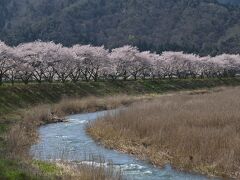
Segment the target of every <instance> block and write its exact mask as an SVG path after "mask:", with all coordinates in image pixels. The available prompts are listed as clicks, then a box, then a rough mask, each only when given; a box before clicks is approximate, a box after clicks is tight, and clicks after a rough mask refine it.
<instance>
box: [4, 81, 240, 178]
mask: <svg viewBox="0 0 240 180" xmlns="http://www.w3.org/2000/svg"><path fill="white" fill-rule="evenodd" d="M239 84H240V80H239V79H223V80H219V79H211V80H207V79H206V80H201V79H196V80H189V79H187V80H172V81H170V80H163V81H136V82H135V81H127V82H122V81H119V82H89V83H84V82H83V83H79V84H71V83H69V84H68V83H66V84H41V85H39V84H29V85H21V84H16V85H15V86H10V85H5V86H1V87H0V136H1V138H0V146H1V148H0V149H1V152H0V168H1V169H4V171H2V172H1V173H0V177H3V178H18V179H21V178H22V179H26V178H32V179H34V178H39V177H35V175H36V174H37V172H40V174H41V176H45V174H49V173H45V172H46V171H49V169H50V171H53V172H56V169H58V168H56V167H52V165H49V164H47V163H44V162H37V163H36V162H33V161H32V160H31V158H30V157H28V155H27V153H26V152H28V150H29V147H30V146H31V145H32V143H33V142H35V141H36V139H37V138H38V134H37V133H36V129H37V128H38V127H39V125H42V124H45V123H51V122H54V121H53V119H52V117H53V116H56V117H58V116H59V117H62V116H64V115H66V114H72V113H81V112H90V111H96V110H104V109H111V108H115V107H118V106H121V105H129V104H131V102H133V101H135V100H136V99H135V100H133V99H132V96H128V97H126V96H122V97H124V98H123V99H122V100H123V101H122V102H120V103H119V101H118V100H117V101H116V99H118V98H116V96H115V97H114V98H113V99H114V100H112V101H111V100H110V99H109V98H104V97H106V96H107V95H108V96H114V95H117V94H130V95H133V94H135V95H136V94H138V95H139V96H140V97H141V95H143V94H151V93H163V92H168V91H179V90H192V89H198V88H212V87H216V86H222V85H227V86H228V85H229V86H236V85H239ZM91 96H98V97H102V98H98V100H96V97H91ZM83 97H88V98H90V99H88V98H85V100H84V99H82V98H83ZM118 97H120V96H118ZM135 98H136V96H135ZM141 98H143V97H141ZM141 98H140V99H141ZM144 98H146V97H144ZM61 99H62V100H61ZM79 99H80V100H81V103H79ZM137 99H138V100H139V97H138V98H137ZM60 100H61V101H60ZM68 100H69V101H68ZM132 100H133V101H132ZM86 102H89V103H86ZM66 104H67V105H66ZM90 104H92V105H90ZM66 107H67V108H66ZM69 107H70V108H69ZM27 109H29V110H27ZM57 109H58V110H57ZM55 120H56V119H55ZM55 122H56V121H55ZM16 147H17V148H16ZM19 150H20V151H19ZM23 159H24V160H23ZM26 170H27V172H26ZM57 172H59V169H58V170H57ZM53 175H54V176H56V173H53Z"/></svg>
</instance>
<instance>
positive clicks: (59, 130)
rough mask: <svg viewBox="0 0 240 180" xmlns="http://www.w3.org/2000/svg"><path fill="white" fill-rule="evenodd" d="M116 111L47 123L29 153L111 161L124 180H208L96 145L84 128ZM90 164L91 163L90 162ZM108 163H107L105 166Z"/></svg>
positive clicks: (41, 156) (49, 157)
mask: <svg viewBox="0 0 240 180" xmlns="http://www.w3.org/2000/svg"><path fill="white" fill-rule="evenodd" d="M106 113H116V112H115V111H113V110H112V111H101V112H95V113H85V114H77V115H71V116H68V117H66V119H67V120H68V122H66V123H56V124H48V125H44V126H42V127H40V128H39V134H40V140H39V142H38V143H37V144H35V145H33V146H32V147H31V150H30V153H31V154H32V155H33V156H34V158H35V159H39V160H45V161H49V160H58V159H64V160H66V161H74V162H77V161H84V162H85V163H88V159H89V158H88V157H91V159H93V160H94V161H95V163H96V165H97V164H98V163H99V162H98V160H97V159H98V158H94V157H99V156H102V157H104V159H105V160H106V162H111V163H112V164H113V165H114V167H115V168H116V169H119V168H121V171H122V173H123V176H124V178H125V179H130V180H132V179H133V180H209V179H216V178H209V177H205V176H200V175H197V174H191V173H184V172H179V171H177V170H174V169H172V168H171V166H170V165H166V166H165V167H164V168H162V169H159V168H156V167H154V166H152V165H151V164H149V163H148V162H146V161H142V160H139V159H137V158H136V157H134V156H132V155H128V154H124V153H121V152H117V151H115V150H109V149H106V148H104V147H103V146H101V145H99V144H97V143H96V142H95V141H94V140H93V139H92V138H91V137H90V136H88V135H87V134H86V131H85V127H86V124H87V123H88V122H90V121H94V120H96V119H97V118H98V117H102V116H104V115H106ZM89 163H90V162H89ZM107 164H108V163H106V166H107Z"/></svg>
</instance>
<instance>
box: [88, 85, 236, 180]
mask: <svg viewBox="0 0 240 180" xmlns="http://www.w3.org/2000/svg"><path fill="white" fill-rule="evenodd" d="M239 110H240V88H230V89H222V90H221V91H216V92H212V93H205V92H203V93H202V92H200V93H185V94H184V93H183V94H176V95H166V96H162V97H160V98H156V99H155V100H154V101H152V102H149V101H148V102H145V103H140V104H139V103H137V104H133V105H132V106H130V107H129V108H128V109H127V110H123V111H121V112H119V113H118V114H115V115H108V116H106V117H104V118H101V119H99V120H98V121H96V122H94V123H92V124H90V125H89V128H88V132H89V133H90V134H91V135H92V136H93V137H94V138H95V139H96V140H100V141H101V142H102V143H103V144H105V145H106V146H108V147H110V148H115V149H118V150H121V151H124V152H128V153H131V154H135V155H138V156H139V157H141V158H143V159H148V160H150V161H151V162H152V163H153V164H155V165H158V166H162V165H164V164H166V163H171V164H172V165H173V166H174V167H177V168H179V169H182V170H190V171H195V172H201V173H206V174H208V175H217V176H223V177H233V178H238V179H239V178H240V111H239Z"/></svg>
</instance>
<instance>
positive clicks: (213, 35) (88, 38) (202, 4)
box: [0, 0, 240, 55]
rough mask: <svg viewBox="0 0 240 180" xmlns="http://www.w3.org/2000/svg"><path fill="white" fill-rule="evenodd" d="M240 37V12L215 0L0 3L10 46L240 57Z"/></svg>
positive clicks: (0, 28)
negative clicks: (48, 44) (133, 48)
mask: <svg viewBox="0 0 240 180" xmlns="http://www.w3.org/2000/svg"><path fill="white" fill-rule="evenodd" d="M223 1H224V0H223ZM228 1H231V0H228ZM225 2H226V0H225ZM231 2H234V1H233V0H232V1H231ZM239 32H240V9H239V7H238V6H233V5H226V4H220V3H219V2H217V1H216V0H167V1H166V0H147V1H146V0H1V2H0V39H1V40H3V41H5V42H6V43H8V44H10V45H17V44H19V43H21V42H26V41H33V40H37V39H41V40H44V41H49V40H53V41H55V42H61V43H63V44H64V45H72V44H76V43H83V44H86V43H91V44H94V45H102V44H104V45H105V46H106V47H107V48H113V47H119V46H122V45H125V44H131V45H137V46H138V47H139V48H140V49H141V50H148V49H150V50H153V51H158V52H161V51H164V50H175V51H178V50H183V51H185V52H194V53H200V54H204V55H206V54H220V53H223V52H226V53H239V52H240V33H239Z"/></svg>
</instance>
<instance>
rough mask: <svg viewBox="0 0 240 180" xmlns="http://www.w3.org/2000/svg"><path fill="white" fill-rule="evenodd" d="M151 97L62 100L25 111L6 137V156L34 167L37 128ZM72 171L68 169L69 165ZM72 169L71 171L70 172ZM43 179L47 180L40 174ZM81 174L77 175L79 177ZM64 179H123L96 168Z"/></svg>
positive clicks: (65, 174) (82, 169)
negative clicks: (74, 115)
mask: <svg viewBox="0 0 240 180" xmlns="http://www.w3.org/2000/svg"><path fill="white" fill-rule="evenodd" d="M149 98H151V96H127V95H118V96H111V97H110V96H109V97H101V98H100V97H86V98H82V99H79V98H63V99H62V100H61V101H60V102H59V103H56V104H49V105H38V106H36V107H32V108H30V109H29V110H22V111H20V112H17V113H16V116H20V118H19V119H21V120H20V121H19V122H18V123H16V124H15V125H13V126H12V127H11V128H10V130H9V131H8V133H7V134H6V136H5V139H6V143H7V144H6V149H5V155H6V157H7V158H10V159H20V160H21V161H22V162H24V163H23V164H26V165H24V166H26V167H25V168H27V167H28V166H27V164H29V163H30V164H31V157H29V148H30V146H31V145H32V144H33V143H34V142H36V140H37V138H38V133H37V128H38V127H39V126H40V125H43V124H48V123H55V122H58V121H62V118H59V117H64V116H65V115H69V114H74V113H81V112H94V111H98V110H107V109H113V108H117V107H120V106H126V105H129V104H131V103H133V102H135V101H140V100H142V99H149ZM68 167H69V165H68ZM28 168H30V169H28V170H27V169H26V171H29V172H31V171H32V169H34V167H28ZM69 169H71V168H69ZM34 171H36V173H39V174H40V176H41V177H42V176H44V174H42V173H41V172H38V171H37V170H36V169H35V170H34ZM77 172H78V173H77ZM60 176H61V177H62V178H63V179H69V178H68V177H69V176H70V177H71V178H73V179H96V180H98V179H99V180H101V179H121V175H120V174H113V173H112V169H111V168H105V167H100V168H99V167H94V166H86V165H83V166H78V168H76V167H75V168H72V169H71V173H70V171H63V172H62V174H61V175H60Z"/></svg>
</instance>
